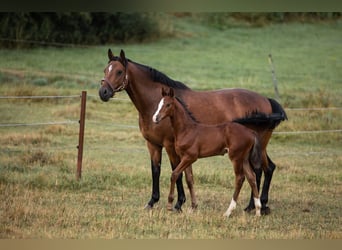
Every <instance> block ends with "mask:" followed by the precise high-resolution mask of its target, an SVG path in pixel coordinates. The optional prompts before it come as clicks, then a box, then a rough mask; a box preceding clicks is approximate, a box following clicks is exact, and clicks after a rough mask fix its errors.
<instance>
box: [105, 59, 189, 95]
mask: <svg viewBox="0 0 342 250" xmlns="http://www.w3.org/2000/svg"><path fill="white" fill-rule="evenodd" d="M111 61H119V62H121V60H120V57H118V56H115V57H114V58H113V60H111ZM127 61H128V62H130V63H133V64H135V65H137V66H139V67H140V68H143V70H145V71H146V72H149V73H150V77H151V80H152V81H153V82H159V83H161V84H163V85H165V86H168V87H171V88H174V89H190V88H189V87H188V86H186V85H185V84H184V83H182V82H179V81H175V80H172V79H171V78H169V77H168V76H167V75H165V74H164V73H162V72H160V71H158V70H156V69H154V68H152V67H150V66H146V65H143V64H140V63H137V62H134V61H132V60H130V59H127Z"/></svg>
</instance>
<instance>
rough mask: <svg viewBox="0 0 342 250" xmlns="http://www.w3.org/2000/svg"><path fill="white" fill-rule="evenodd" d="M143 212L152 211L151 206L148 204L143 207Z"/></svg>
mask: <svg viewBox="0 0 342 250" xmlns="http://www.w3.org/2000/svg"><path fill="white" fill-rule="evenodd" d="M144 209H145V210H151V209H153V206H152V205H150V204H146V206H145V207H144Z"/></svg>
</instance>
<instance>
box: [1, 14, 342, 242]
mask: <svg viewBox="0 0 342 250" xmlns="http://www.w3.org/2000/svg"><path fill="white" fill-rule="evenodd" d="M174 21H175V23H174V28H175V30H176V33H177V36H176V37H175V38H173V39H165V40H161V41H158V42H154V43H148V44H130V45H124V44H120V45H117V44H115V45H108V46H98V47H89V48H63V49H57V48H37V49H30V50H1V51H0V58H1V60H0V95H1V96H2V95H10V96H11V95H79V94H80V93H81V91H82V90H87V92H88V95H89V97H88V100H87V114H86V131H85V145H84V158H83V173H82V180H81V181H76V178H75V171H76V159H77V149H76V145H77V144H78V124H77V121H78V119H79V108H80V100H79V98H73V99H58V100H54V99H53V100H51V99H46V98H45V99H42V100H40V99H39V100H36V99H34V100H12V99H10V100H7V99H6V100H5V99H0V123H1V124H4V123H6V124H7V123H36V122H49V121H56V122H59V121H75V122H76V123H75V124H68V125H46V126H25V127H22V126H18V127H0V144H1V146H0V200H1V203H0V204H1V205H0V237H1V238H125V239H130V238H143V239H150V238H173V239H182V238H186V239H190V238H191V239H193V238H195V239H208V238H209V239H231V238H233V239H236V238H243V239H245V238H246V239H336V238H339V239H341V238H342V230H341V226H340V225H341V224H342V219H341V205H342V203H341V200H342V188H341V187H342V156H341V148H342V143H341V142H342V133H318V134H295V135H288V134H285V135H284V134H275V135H274V136H273V137H272V139H271V142H270V145H269V154H270V156H271V158H272V159H273V160H274V161H275V162H276V164H277V169H276V171H275V173H274V179H273V182H272V186H271V190H270V201H269V206H270V207H271V209H272V213H271V214H270V215H269V216H265V217H261V218H255V217H254V216H253V215H252V214H246V213H244V212H243V208H244V207H245V206H246V205H247V201H248V198H249V193H250V189H249V186H248V185H247V183H245V185H244V187H243V189H242V191H241V194H240V200H239V203H238V207H237V209H236V210H235V211H234V213H233V214H232V217H231V218H229V219H225V218H224V217H223V216H222V215H223V213H224V212H225V210H226V209H227V207H228V205H229V201H230V199H231V196H232V192H233V186H234V175H233V170H232V167H231V164H230V162H229V160H228V157H227V156H224V157H212V158H208V159H202V160H199V161H197V162H196V163H195V164H194V175H195V188H196V193H197V196H198V202H199V208H198V210H196V211H194V212H191V211H190V201H189V200H190V196H189V194H188V192H187V193H186V194H187V198H188V201H187V202H186V204H185V205H184V209H183V210H184V212H183V213H181V214H178V213H170V212H168V211H167V210H166V203H167V194H168V188H169V179H170V173H171V171H170V166H169V162H168V158H167V156H166V154H165V153H164V154H163V163H162V174H161V181H160V186H161V200H160V202H159V203H158V204H157V205H156V206H155V208H154V209H153V210H152V211H145V210H143V207H144V205H145V204H146V202H147V201H148V200H149V198H150V192H151V173H150V159H149V156H148V151H147V148H146V144H145V141H144V139H143V138H142V136H141V134H140V132H139V129H138V127H137V126H138V120H137V118H138V114H137V111H136V110H135V108H134V106H133V105H132V103H131V102H130V101H125V100H112V101H110V102H109V103H103V102H101V101H100V100H99V98H98V94H97V92H98V87H99V81H100V79H101V78H102V77H103V69H104V67H105V66H106V62H107V56H106V51H107V49H108V47H111V48H112V50H113V52H114V53H115V54H117V53H119V51H120V49H121V48H123V49H124V50H125V52H126V56H127V57H128V58H130V59H132V60H134V61H137V62H139V63H143V64H146V65H150V66H152V67H155V68H156V69H158V70H160V71H162V72H164V73H166V74H167V75H168V76H170V77H171V78H174V79H177V80H180V81H182V82H184V83H186V84H187V85H188V86H190V87H192V88H193V89H198V90H205V89H218V88H230V87H242V88H248V89H251V90H254V91H257V92H259V93H261V94H263V95H266V96H270V97H273V96H274V91H273V83H272V74H271V72H270V65H269V63H268V55H269V54H270V53H271V54H272V56H273V59H274V63H275V70H276V76H277V79H278V84H279V92H280V98H281V103H282V104H283V106H284V107H286V108H298V107H303V108H307V107H342V100H341V95H342V88H341V86H342V85H341V84H342V82H341V79H342V78H341V76H342V75H341V74H342V73H341V72H342V61H341V51H342V43H341V23H320V24H299V23H297V24H296V23H294V24H291V25H285V24H284V25H271V26H266V27H262V28H248V27H239V26H236V27H235V26H234V27H233V28H231V29H227V30H223V31H222V30H215V29H213V28H211V27H209V26H204V25H202V24H200V23H199V22H194V21H193V20H187V19H176V20H174ZM117 97H118V98H120V99H128V96H127V95H126V94H125V93H120V94H118V95H117ZM287 112H288V116H289V121H287V122H284V123H282V124H281V125H280V126H279V128H277V131H308V130H330V129H341V122H342V113H341V110H323V111H312V110H311V111H296V110H287ZM122 125H129V127H125V126H122ZM131 126H132V127H131ZM185 186H186V185H185Z"/></svg>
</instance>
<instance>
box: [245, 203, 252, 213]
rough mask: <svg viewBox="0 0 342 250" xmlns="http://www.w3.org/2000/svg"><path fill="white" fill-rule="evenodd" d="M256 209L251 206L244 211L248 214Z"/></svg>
mask: <svg viewBox="0 0 342 250" xmlns="http://www.w3.org/2000/svg"><path fill="white" fill-rule="evenodd" d="M254 209H255V207H253V206H250V205H249V206H248V207H246V208H245V209H244V211H245V212H247V213H251V212H252V211H253V210H254Z"/></svg>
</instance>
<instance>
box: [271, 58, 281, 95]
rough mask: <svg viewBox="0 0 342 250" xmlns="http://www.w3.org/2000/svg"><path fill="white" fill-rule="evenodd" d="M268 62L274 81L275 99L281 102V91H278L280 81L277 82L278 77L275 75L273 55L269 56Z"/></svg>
mask: <svg viewBox="0 0 342 250" xmlns="http://www.w3.org/2000/svg"><path fill="white" fill-rule="evenodd" d="M268 62H269V63H270V66H271V71H272V79H273V85H274V94H275V98H276V99H277V100H278V101H279V100H280V96H279V91H278V81H277V77H276V74H275V70H274V64H273V59H272V55H271V54H269V55H268Z"/></svg>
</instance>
